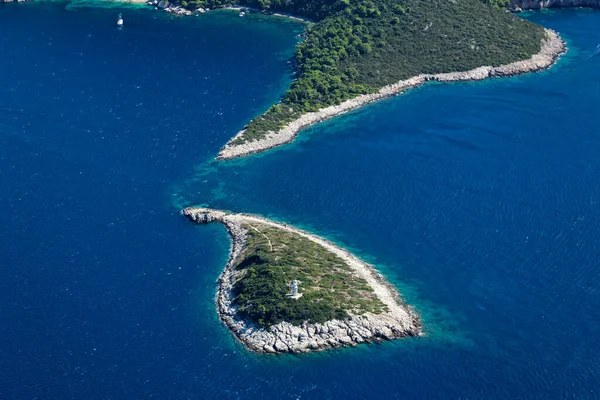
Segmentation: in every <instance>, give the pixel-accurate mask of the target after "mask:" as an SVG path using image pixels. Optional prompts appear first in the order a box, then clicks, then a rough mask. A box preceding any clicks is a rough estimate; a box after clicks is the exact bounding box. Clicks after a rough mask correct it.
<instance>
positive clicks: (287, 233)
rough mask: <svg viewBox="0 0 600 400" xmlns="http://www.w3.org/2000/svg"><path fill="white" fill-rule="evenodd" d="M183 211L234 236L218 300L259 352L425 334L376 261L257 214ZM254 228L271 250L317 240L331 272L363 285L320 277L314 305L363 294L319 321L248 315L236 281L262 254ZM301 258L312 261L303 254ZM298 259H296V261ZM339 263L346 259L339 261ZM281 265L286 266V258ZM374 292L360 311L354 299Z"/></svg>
mask: <svg viewBox="0 0 600 400" xmlns="http://www.w3.org/2000/svg"><path fill="white" fill-rule="evenodd" d="M182 214H183V215H185V216H186V217H187V218H189V219H190V220H191V221H193V222H196V223H199V224H207V223H211V222H215V221H216V222H221V223H223V224H224V225H225V226H226V228H227V230H228V232H229V234H230V236H231V240H232V245H231V252H230V256H229V260H228V262H227V265H226V266H225V269H224V271H223V273H222V274H221V276H220V277H219V288H218V292H217V298H216V303H217V309H218V313H219V316H220V319H221V320H222V321H223V322H224V323H225V325H226V326H227V327H229V329H230V330H231V331H232V332H233V334H234V335H235V337H236V338H237V339H238V340H239V341H240V342H241V343H243V344H244V345H245V346H246V347H247V348H248V349H250V350H252V351H254V352H260V353H290V352H291V353H305V352H309V351H319V350H325V349H331V348H337V347H342V346H353V345H358V344H360V343H366V342H373V341H381V340H391V339H394V338H402V337H408V336H417V335H420V334H422V326H421V321H420V319H419V316H418V315H417V314H416V313H415V312H414V311H413V310H412V309H411V308H410V307H408V306H407V305H405V304H404V303H403V302H402V301H401V300H400V297H399V295H398V292H397V291H396V290H395V289H394V288H393V287H392V286H391V285H390V284H389V283H387V282H386V281H385V279H384V278H383V276H382V275H380V274H379V273H378V272H377V271H375V269H374V268H373V267H372V266H371V265H368V264H366V263H364V262H363V261H361V260H359V259H358V258H356V257H355V256H353V255H352V254H350V253H349V252H348V251H346V250H343V249H341V248H339V247H338V246H336V245H334V244H333V243H331V242H329V241H327V240H325V239H323V238H320V237H318V236H315V235H312V234H310V233H307V232H304V231H301V230H299V229H296V228H293V227H290V226H288V225H285V224H280V223H276V222H273V221H270V220H267V219H264V218H261V217H257V216H252V215H246V214H230V213H227V212H224V211H218V210H212V209H206V208H186V209H184V210H183V211H182ZM251 234H254V235H256V236H257V237H259V238H261V240H262V239H265V240H266V241H265V242H264V243H265V246H264V247H265V248H266V250H265V251H267V252H273V253H276V252H277V250H278V249H280V248H281V249H283V251H285V252H286V255H289V254H290V251H289V250H290V246H291V243H296V244H299V247H301V248H311V246H313V247H312V250H311V252H313V253H314V252H315V249H318V250H319V251H321V252H323V254H322V255H319V257H318V258H319V260H323V259H330V260H331V261H330V262H331V265H326V266H325V268H324V269H325V270H326V273H330V272H331V271H336V270H339V271H344V273H347V274H348V275H347V278H350V279H348V280H351V281H352V282H355V283H357V284H360V285H361V286H360V290H353V291H348V292H345V291H344V292H342V291H339V292H336V291H335V290H334V289H333V286H332V289H331V290H329V289H328V287H329V286H328V285H327V288H324V287H323V284H322V282H321V287H315V289H317V290H316V291H314V293H317V296H316V297H314V296H313V297H311V299H313V300H311V303H308V304H309V305H311V306H312V305H314V304H317V303H322V302H323V301H325V300H324V299H326V298H330V297H331V296H337V295H344V296H347V294H348V293H352V295H353V296H359V297H360V298H357V299H344V301H345V302H346V303H347V304H351V305H352V309H350V310H349V312H348V315H347V317H346V318H340V319H331V320H327V321H323V322H318V323H312V322H308V321H303V322H301V323H298V321H296V323H290V322H288V321H280V322H278V323H276V324H273V325H270V326H265V325H261V324H259V323H257V322H255V321H251V320H249V319H248V318H246V317H244V315H243V313H242V312H241V310H240V303H239V301H238V299H237V298H236V296H238V294H237V291H238V289H236V285H237V284H238V283H239V282H240V281H241V280H242V279H245V278H244V277H245V276H247V275H248V274H249V273H250V272H248V268H249V267H248V265H247V264H248V263H250V261H251V260H255V259H256V258H257V257H259V255H258V254H259V253H258V250H257V251H256V254H254V250H253V249H250V250H249V243H250V236H251ZM263 237H264V238H263ZM282 238H283V239H282ZM279 257H280V255H277V254H276V258H274V259H278V258H279ZM249 260H250V261H249ZM298 260H301V261H304V262H306V263H307V264H308V263H309V261H307V259H306V258H304V257H301V258H298ZM294 263H295V261H294V262H293V263H292V265H293V264H294ZM340 263H343V265H339V264H340ZM258 264H259V263H257V264H256V265H258ZM334 264H337V265H334ZM242 266H244V268H242ZM276 268H281V264H278V265H277V266H276ZM311 268H313V269H311V271H314V266H313V267H311ZM298 273H299V272H298ZM317 275H318V274H317ZM317 275H312V276H308V277H304V278H303V281H304V283H303V284H301V286H300V287H301V289H300V293H301V295H302V293H303V292H305V293H306V296H305V297H309V296H311V294H310V293H309V290H308V286H309V285H308V283H310V282H309V281H311V280H313V279H314V280H315V281H319V280H320V279H325V278H322V277H319V278H318V279H317V278H315V277H316V276H317ZM305 287H306V289H304V288H305ZM321 293H322V294H321ZM357 293H358V294H357ZM319 296H321V297H322V298H321V297H319ZM327 296H329V297H327ZM369 296H370V297H371V299H372V300H373V303H374V304H375V303H377V304H379V305H378V306H376V307H375V309H374V310H376V311H371V312H364V311H363V312H361V311H360V307H359V306H356V307H355V305H354V304H353V303H352V302H351V301H352V300H356V301H357V303H356V304H363V305H364V303H365V301H367V300H369ZM286 300H287V299H286ZM294 301H296V300H291V299H290V300H289V302H294Z"/></svg>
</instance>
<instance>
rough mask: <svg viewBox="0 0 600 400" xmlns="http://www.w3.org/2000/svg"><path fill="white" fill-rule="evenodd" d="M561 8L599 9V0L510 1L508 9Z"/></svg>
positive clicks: (517, 10)
mask: <svg viewBox="0 0 600 400" xmlns="http://www.w3.org/2000/svg"><path fill="white" fill-rule="evenodd" d="M561 7H590V8H600V0H511V1H510V6H509V9H510V10H512V11H516V12H519V11H522V10H542V9H544V8H561Z"/></svg>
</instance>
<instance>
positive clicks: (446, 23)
mask: <svg viewBox="0 0 600 400" xmlns="http://www.w3.org/2000/svg"><path fill="white" fill-rule="evenodd" d="M198 1H199V2H200V3H202V4H206V5H209V6H212V7H214V6H220V5H223V4H224V3H226V1H225V0H198ZM507 1H508V0H302V1H301V0H240V1H237V2H236V3H237V4H245V5H249V6H253V7H256V8H259V9H262V10H273V11H282V12H289V13H292V14H297V15H300V16H304V17H308V18H312V19H314V20H315V21H317V22H316V23H315V24H312V25H310V26H309V27H308V28H307V32H306V39H305V40H304V41H303V42H301V43H300V44H299V45H298V46H297V49H296V61H297V67H298V68H297V69H298V71H297V72H298V76H297V79H296V80H295V81H294V82H293V84H292V86H291V88H290V90H288V91H287V92H286V93H285V95H284V96H283V99H282V101H281V103H280V104H278V105H275V106H273V107H272V108H271V109H269V110H268V111H267V113H265V114H264V115H262V116H260V117H258V118H256V119H254V120H253V121H252V122H251V123H250V124H249V125H248V127H247V131H246V133H245V135H243V136H242V137H241V138H240V139H238V141H239V142H244V141H246V140H255V139H257V138H260V137H262V136H264V135H265V134H266V133H267V132H268V131H275V130H278V129H280V128H281V127H283V126H284V125H285V123H287V122H289V121H291V120H293V119H295V118H297V117H299V116H300V115H302V114H303V113H306V112H309V111H316V110H318V109H320V108H323V107H326V106H329V105H333V104H339V103H340V102H342V101H344V100H347V99H350V98H352V97H356V96H357V95H360V94H364V93H372V92H375V91H377V90H379V89H380V88H381V87H382V86H385V85H388V84H391V83H393V82H397V81H399V80H401V79H406V78H408V77H411V76H415V75H418V74H421V73H441V72H452V71H465V70H469V69H472V68H476V67H479V66H482V65H492V66H497V65H501V64H506V63H510V62H513V61H517V60H522V59H526V58H528V57H530V56H531V55H532V54H534V53H536V52H537V51H539V49H540V43H541V39H542V37H543V35H544V33H543V29H542V28H541V27H539V26H536V25H534V24H532V23H530V22H528V21H525V20H522V19H520V18H517V17H515V16H513V15H512V14H509V13H507V12H505V11H504V10H499V8H503V7H505V6H506V4H507ZM200 3H199V4H200Z"/></svg>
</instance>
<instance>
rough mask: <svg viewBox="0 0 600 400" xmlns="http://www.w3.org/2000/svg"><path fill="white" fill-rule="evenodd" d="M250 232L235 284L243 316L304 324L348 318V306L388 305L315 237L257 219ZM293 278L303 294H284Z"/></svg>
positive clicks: (265, 322)
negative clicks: (298, 281) (304, 236)
mask: <svg viewBox="0 0 600 400" xmlns="http://www.w3.org/2000/svg"><path fill="white" fill-rule="evenodd" d="M255 229H256V230H255ZM248 235H249V239H248V243H247V245H246V249H245V250H244V253H243V254H242V257H241V258H240V260H239V261H238V263H237V265H236V271H237V272H236V274H238V279H237V281H236V283H235V284H234V296H235V299H234V304H235V305H237V306H238V310H239V313H240V314H241V315H242V316H243V317H244V318H247V319H249V320H251V321H253V322H255V323H257V324H259V325H261V326H270V325H274V324H277V323H279V322H281V321H287V322H290V323H292V324H295V325H300V324H302V323H303V322H304V321H309V322H311V323H323V322H326V321H329V320H331V319H334V318H335V319H345V318H347V317H348V316H349V314H348V311H352V312H353V313H355V314H362V313H364V312H373V313H381V312H382V311H384V310H385V309H386V307H385V306H384V305H383V303H381V301H380V300H379V299H377V298H376V297H375V295H374V294H373V292H372V289H371V288H370V287H369V286H368V285H367V283H366V281H364V280H363V279H361V278H357V277H356V276H354V275H353V274H352V272H351V270H350V267H348V266H347V265H346V264H345V263H344V261H343V260H341V259H340V258H339V257H337V256H336V255H335V254H332V253H330V252H328V251H326V250H325V249H323V248H322V247H321V246H319V245H317V244H315V243H314V242H311V241H310V240H308V239H305V238H302V237H300V236H298V235H295V234H292V233H289V232H284V231H282V230H280V229H276V228H271V227H268V226H264V225H258V224H257V225H253V226H252V227H248ZM293 279H298V280H300V282H301V284H300V293H302V297H300V298H299V299H292V298H290V297H288V296H286V294H287V293H289V292H290V288H289V287H288V284H289V283H290V282H291V281H292V280H293Z"/></svg>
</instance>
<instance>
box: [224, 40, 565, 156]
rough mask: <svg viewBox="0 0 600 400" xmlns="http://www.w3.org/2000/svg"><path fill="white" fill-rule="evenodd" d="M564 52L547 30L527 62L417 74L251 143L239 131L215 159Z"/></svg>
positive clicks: (542, 64) (542, 63) (510, 72)
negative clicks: (379, 104) (389, 101)
mask: <svg viewBox="0 0 600 400" xmlns="http://www.w3.org/2000/svg"><path fill="white" fill-rule="evenodd" d="M565 51H566V45H565V42H564V41H563V40H562V39H561V38H560V37H559V35H558V34H557V33H556V32H554V31H552V30H550V29H546V30H545V37H544V39H543V41H542V45H541V49H540V51H539V52H538V53H537V54H534V55H533V56H532V57H530V58H529V59H527V60H522V61H516V62H513V63H510V64H506V65H502V66H499V67H492V66H483V67H479V68H475V69H472V70H469V71H464V72H450V73H442V74H420V75H418V76H415V77H412V78H409V79H406V80H402V81H399V82H397V83H394V84H392V85H388V86H384V87H383V88H381V89H380V90H379V91H378V92H377V93H373V94H365V95H361V96H357V97H355V98H353V99H351V100H347V101H345V102H342V103H341V104H339V105H334V106H330V107H326V108H323V109H320V110H318V111H316V112H309V113H306V114H304V115H302V116H301V117H299V118H297V119H295V120H293V121H291V122H289V123H288V124H286V126H284V127H283V128H282V129H280V130H279V131H276V132H275V131H270V132H268V133H267V134H266V135H265V136H264V137H263V138H260V139H258V140H253V141H248V140H246V141H240V139H241V138H243V137H244V136H245V135H246V131H245V130H243V131H241V132H239V133H238V134H237V135H236V136H235V137H233V138H232V139H231V140H230V141H229V142H228V143H227V144H226V145H225V147H223V148H222V149H221V151H220V152H219V155H218V156H217V159H220V160H223V159H231V158H237V157H243V156H246V155H249V154H252V153H258V152H261V151H264V150H267V149H270V148H273V147H277V146H280V145H283V144H286V143H289V142H291V141H293V140H294V138H295V137H296V135H297V134H298V133H299V132H300V131H301V130H302V129H304V128H307V127H309V126H311V125H314V124H316V123H319V122H322V121H325V120H327V119H330V118H333V117H336V116H338V115H341V114H344V113H346V112H348V111H351V110H354V109H357V108H360V107H363V106H365V105H367V104H370V103H372V102H375V101H378V100H381V99H384V98H387V97H390V96H394V95H397V94H399V93H402V92H404V91H405V90H407V89H410V88H414V87H417V86H420V85H422V84H424V83H425V82H427V81H437V82H458V81H477V80H482V79H487V78H493V77H507V76H515V75H519V74H524V73H528V72H534V71H539V70H542V69H546V68H549V67H550V66H552V65H553V64H554V62H555V61H556V60H557V59H558V58H559V57H560V56H561V55H562V54H563V53H564V52H565Z"/></svg>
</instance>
